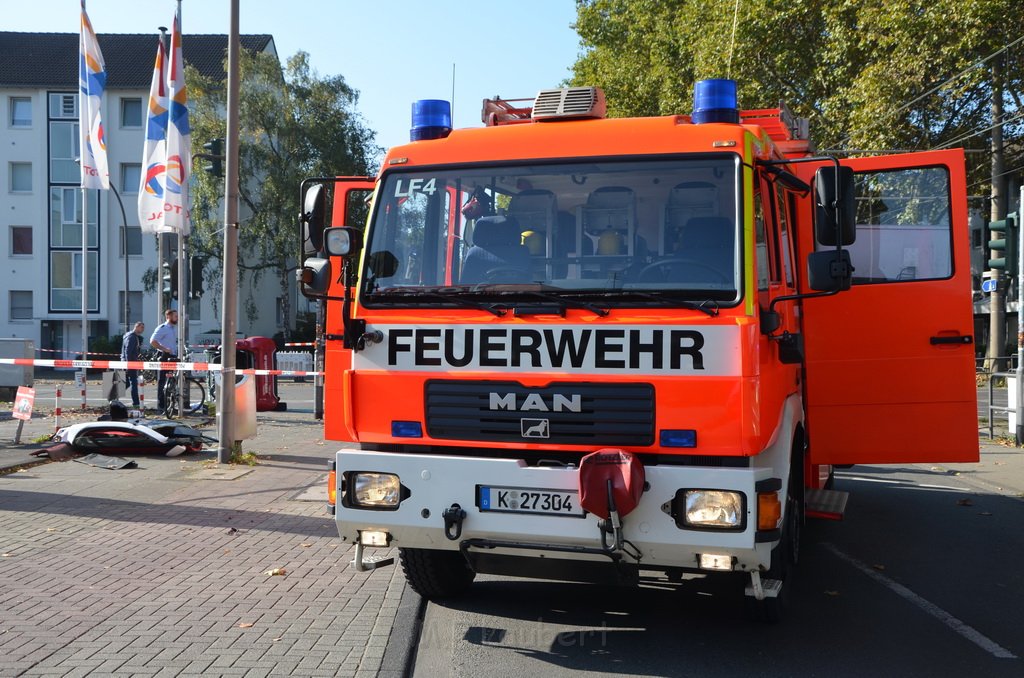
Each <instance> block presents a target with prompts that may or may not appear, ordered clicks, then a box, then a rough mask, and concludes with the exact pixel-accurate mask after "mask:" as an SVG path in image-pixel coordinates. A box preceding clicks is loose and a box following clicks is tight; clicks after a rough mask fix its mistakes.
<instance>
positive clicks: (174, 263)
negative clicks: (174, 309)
mask: <svg viewBox="0 0 1024 678" xmlns="http://www.w3.org/2000/svg"><path fill="white" fill-rule="evenodd" d="M161 269H162V272H161V274H160V278H161V280H162V281H163V290H164V294H169V295H171V298H173V299H177V298H178V260H177V259H171V260H170V261H165V262H164V263H163V264H162V265H161Z"/></svg>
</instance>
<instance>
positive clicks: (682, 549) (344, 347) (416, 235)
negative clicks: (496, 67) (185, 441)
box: [300, 80, 978, 618]
mask: <svg viewBox="0 0 1024 678" xmlns="http://www.w3.org/2000/svg"><path fill="white" fill-rule="evenodd" d="M694 101H695V104H694V111H693V114H692V115H690V116H685V115H675V116H664V117H654V118H620V119H610V118H607V117H606V116H605V114H604V110H605V101H604V95H603V93H602V92H601V90H599V89H596V88H579V87H576V88H566V89H558V90H546V91H542V92H541V93H539V94H538V96H537V97H536V98H535V99H534V100H503V99H494V100H485V101H484V107H483V115H482V117H483V122H484V125H483V126H482V127H479V128H473V129H458V130H453V129H452V125H451V122H450V120H451V116H450V111H449V109H448V107H447V102H441V101H436V100H428V101H421V102H417V103H416V104H414V107H413V130H412V141H411V142H410V143H409V144H407V145H403V146H399V147H396V148H393V149H392V150H391V151H390V152H389V153H388V154H387V156H386V157H385V159H384V163H383V169H382V170H381V172H380V173H379V175H378V176H377V177H376V178H374V179H371V178H365V177H358V178H356V177H348V178H337V179H334V180H331V181H328V182H319V183H318V182H309V183H307V184H306V185H304V187H303V188H304V207H303V210H304V213H303V216H302V220H301V224H300V228H301V233H302V240H303V251H302V256H303V259H304V264H303V267H302V270H301V272H300V278H301V286H302V290H303V293H304V294H306V296H308V297H311V298H316V299H321V300H324V301H325V303H326V325H325V342H326V349H325V384H324V386H325V403H324V407H325V409H324V411H325V417H324V420H325V422H326V424H325V434H326V437H327V438H328V439H331V440H337V441H343V442H344V443H346V444H345V445H344V446H343V447H342V448H341V449H340V450H339V451H338V452H337V455H336V459H335V461H334V471H333V472H332V474H331V481H330V482H331V487H330V493H331V497H332V498H335V497H336V508H335V517H336V522H337V527H338V530H339V533H340V535H341V537H342V539H344V540H345V541H347V542H349V543H352V544H354V546H355V561H354V564H355V566H356V567H357V568H360V569H366V568H370V567H375V566H379V565H381V564H385V563H390V562H392V561H391V559H382V558H379V557H377V558H375V557H371V556H370V555H369V553H370V552H369V551H367V549H373V548H376V549H380V548H393V547H397V548H398V552H399V557H400V560H401V563H402V566H403V568H404V570H405V574H406V576H407V578H408V581H409V582H410V584H411V585H412V586H413V588H415V589H416V590H417V591H418V592H420V593H421V594H423V595H424V596H426V597H428V598H443V597H446V596H453V595H457V594H461V593H465V592H466V591H467V590H469V588H470V586H471V583H472V581H473V579H474V577H475V575H476V574H477V573H492V574H503V575H513V576H520V577H535V578H544V579H561V580H570V581H591V582H617V583H636V582H638V581H639V577H640V575H641V573H643V574H644V576H649V575H655V576H665V577H668V578H669V579H670V580H679V579H681V578H682V576H683V574H684V573H691V572H696V573H704V574H713V573H720V572H733V573H735V572H740V573H745V574H746V575H747V582H748V584H747V586H746V593H747V596H748V600H750V601H751V607H752V608H753V609H755V610H757V611H758V613H759V614H762V615H764V616H766V617H768V618H776V617H777V616H778V615H779V609H780V606H781V595H782V594H783V593H784V592H785V590H786V588H785V587H784V586H783V584H784V582H785V581H786V579H787V576H789V574H790V572H791V568H792V566H793V565H794V564H795V563H796V562H797V559H798V556H799V545H800V533H801V528H802V525H803V523H804V520H805V518H807V517H808V516H819V517H832V518H837V517H840V516H841V515H842V512H843V510H844V506H845V503H846V494H845V493H843V492H839V491H836V490H834V489H832V480H833V468H834V467H835V466H836V465H846V464H861V463H871V464H886V463H907V462H940V461H960V462H963V461H973V460H977V458H978V442H977V432H976V417H977V414H976V404H975V399H976V395H975V384H974V378H973V374H974V367H973V365H974V363H973V355H974V350H973V346H972V341H973V337H972V315H971V293H970V290H971V285H970V269H969V262H968V232H967V213H966V188H965V180H964V157H963V153H962V151H960V150H948V151H935V152H925V153H914V154H904V155H891V156H875V157H868V158H857V159H847V160H836V159H833V158H828V157H817V156H815V155H814V153H813V148H812V145H811V142H810V140H809V138H808V129H807V122H806V121H805V120H801V119H797V118H795V117H793V116H792V115H791V114H790V113H789V111H788V110H787V109H786V108H785V107H784V106H781V107H780V108H778V109H771V110H750V111H741V110H739V109H738V106H737V100H736V87H735V83H734V82H732V81H729V80H709V81H701V82H699V83H697V85H696V87H695V97H694ZM307 189H308V190H307ZM356 191H372V200H371V201H370V203H369V204H370V213H369V218H368V221H367V223H366V224H365V227H364V224H351V223H348V212H349V206H350V205H351V204H353V200H351V199H350V198H351V197H352V196H353V195H355V192H356ZM328 195H329V196H330V198H331V200H332V202H333V209H327V208H325V197H326V196H328ZM328 213H330V214H331V218H330V220H329V223H328V219H327V218H326V214H328ZM328 226H329V227H328Z"/></svg>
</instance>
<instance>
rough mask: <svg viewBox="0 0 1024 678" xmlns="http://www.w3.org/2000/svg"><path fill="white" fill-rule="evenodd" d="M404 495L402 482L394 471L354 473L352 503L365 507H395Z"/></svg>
mask: <svg viewBox="0 0 1024 678" xmlns="http://www.w3.org/2000/svg"><path fill="white" fill-rule="evenodd" d="M401 496H402V483H401V481H400V480H399V479H398V476H396V475H394V474H392V473H363V472H360V473H353V474H352V493H351V499H352V504H354V505H355V506H361V507H365V508H395V507H397V506H398V502H399V501H400V500H401Z"/></svg>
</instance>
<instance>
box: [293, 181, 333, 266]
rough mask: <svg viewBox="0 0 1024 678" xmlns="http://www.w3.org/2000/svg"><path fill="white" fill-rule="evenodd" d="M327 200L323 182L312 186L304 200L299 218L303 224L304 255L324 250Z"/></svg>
mask: <svg viewBox="0 0 1024 678" xmlns="http://www.w3.org/2000/svg"><path fill="white" fill-rule="evenodd" d="M326 201H327V199H326V195H325V193H324V186H323V184H315V185H313V186H310V187H309V190H307V191H306V196H305V197H304V198H303V200H302V214H301V215H300V216H299V218H300V221H301V226H302V255H303V257H308V256H310V255H312V254H316V253H317V252H321V251H323V248H324V226H325V225H326V220H325V217H324V215H325V213H326Z"/></svg>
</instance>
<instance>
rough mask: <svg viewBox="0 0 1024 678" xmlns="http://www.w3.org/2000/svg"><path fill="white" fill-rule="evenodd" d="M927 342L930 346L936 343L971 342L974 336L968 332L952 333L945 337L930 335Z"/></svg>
mask: <svg viewBox="0 0 1024 678" xmlns="http://www.w3.org/2000/svg"><path fill="white" fill-rule="evenodd" d="M928 343H930V344H931V345H932V346H935V345H936V344H973V343H974V337H972V336H971V335H969V334H954V335H952V336H945V337H930V338H929V339H928Z"/></svg>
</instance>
